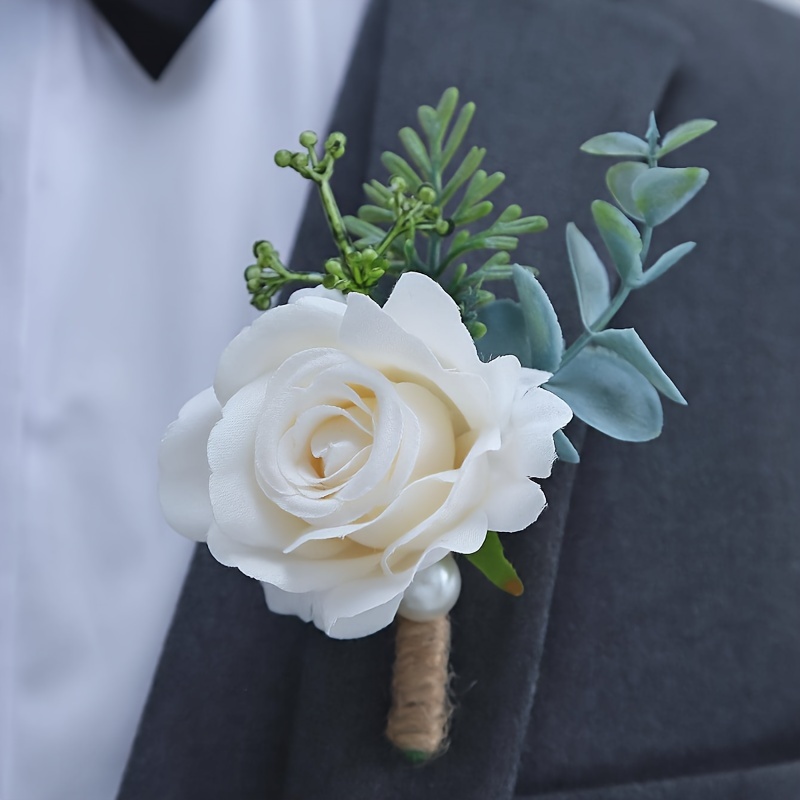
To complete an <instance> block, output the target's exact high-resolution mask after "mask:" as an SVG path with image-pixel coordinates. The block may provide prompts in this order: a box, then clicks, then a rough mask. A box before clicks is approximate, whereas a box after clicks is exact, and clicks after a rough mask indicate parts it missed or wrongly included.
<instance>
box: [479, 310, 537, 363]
mask: <svg viewBox="0 0 800 800" xmlns="http://www.w3.org/2000/svg"><path fill="white" fill-rule="evenodd" d="M478 320H479V321H480V322H482V323H483V324H484V325H485V326H486V328H487V330H486V335H485V336H483V337H482V338H481V339H479V340H478V341H477V342H475V346H476V347H477V348H478V354H479V355H480V357H481V358H482V359H483V360H484V361H490V360H491V359H493V358H497V356H507V355H512V356H516V357H517V358H518V359H519V362H520V364H522V365H523V366H526V367H527V366H530V361H531V348H530V344H529V342H528V337H527V335H526V330H525V318H524V316H523V313H522V308H521V306H520V305H519V303H515V302H514V301H513V300H507V299H505V298H504V299H502V300H495V301H494V302H493V303H488V304H487V305H485V306H483V308H481V309H480V310H479V311H478Z"/></svg>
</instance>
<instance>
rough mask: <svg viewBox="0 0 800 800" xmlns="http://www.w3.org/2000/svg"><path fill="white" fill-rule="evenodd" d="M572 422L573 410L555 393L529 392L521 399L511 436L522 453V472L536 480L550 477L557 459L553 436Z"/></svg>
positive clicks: (518, 401) (515, 412) (514, 410)
mask: <svg viewBox="0 0 800 800" xmlns="http://www.w3.org/2000/svg"><path fill="white" fill-rule="evenodd" d="M571 419H572V409H571V408H570V407H569V406H568V405H567V404H566V403H565V402H564V401H563V400H562V399H561V398H560V397H556V396H555V395H554V394H553V393H552V392H548V391H547V390H545V389H536V388H532V389H529V390H528V391H527V392H525V393H524V394H521V395H520V396H518V397H517V399H516V400H515V402H514V407H513V410H512V413H511V424H510V433H509V435H510V436H512V437H514V439H515V441H516V444H517V446H518V447H519V450H520V452H521V453H522V462H521V470H522V473H523V474H525V475H528V476H529V477H534V478H546V477H548V476H549V475H550V472H551V470H552V466H553V462H554V461H555V457H556V450H555V445H554V443H553V434H554V433H555V432H556V431H558V430H561V428H563V427H564V426H565V425H566V424H567V423H568V422H569V421H570V420H571Z"/></svg>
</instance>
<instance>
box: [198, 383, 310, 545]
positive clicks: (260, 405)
mask: <svg viewBox="0 0 800 800" xmlns="http://www.w3.org/2000/svg"><path fill="white" fill-rule="evenodd" d="M267 380H268V378H261V379H260V380H258V381H255V382H254V383H251V384H249V385H247V386H245V387H244V388H243V389H241V390H240V391H239V392H237V393H236V394H235V395H234V396H233V397H232V398H231V399H230V401H229V402H228V403H227V404H226V406H225V408H224V409H223V413H222V419H221V420H220V421H219V422H218V423H217V425H216V426H215V427H214V430H213V431H211V436H210V437H209V440H208V463H209V465H210V466H211V478H210V480H209V491H210V496H211V504H212V506H213V508H214V517H215V519H216V521H217V523H218V525H219V526H220V527H221V528H222V529H223V530H224V531H225V533H226V535H227V536H229V537H231V538H232V539H236V540H238V541H240V542H242V543H244V544H249V545H255V546H258V545H261V546H264V547H276V548H278V549H280V548H282V547H284V546H285V545H286V544H288V543H289V542H291V541H293V540H294V539H295V538H296V537H297V536H298V535H299V534H300V533H301V532H302V531H303V530H304V529H305V527H306V526H305V524H304V523H303V522H302V520H299V519H297V518H296V517H293V516H291V515H290V514H287V513H286V512H285V511H284V510H283V509H281V508H279V507H278V506H277V505H275V503H273V502H272V500H270V499H269V498H268V497H266V496H265V495H264V492H263V491H262V489H261V487H260V486H259V485H258V482H257V480H256V470H255V448H256V428H257V426H258V422H259V420H260V419H261V417H262V415H263V409H264V393H265V390H266V386H267Z"/></svg>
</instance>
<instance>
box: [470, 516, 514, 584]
mask: <svg viewBox="0 0 800 800" xmlns="http://www.w3.org/2000/svg"><path fill="white" fill-rule="evenodd" d="M465 558H466V559H467V561H469V562H470V564H472V565H473V566H475V567H477V568H478V569H479V570H480V571H481V572H482V573H483V574H484V575H485V576H486V577H487V578H488V579H489V580H490V581H491V582H492V583H493V584H494V585H495V586H497V587H498V588H500V589H502V590H503V591H504V592H508V593H509V594H513V595H514V596H515V597H519V596H520V595H521V594H522V591H523V586H522V581H521V580H520V579H519V575H517V571H516V570H515V569H514V567H513V566H512V564H511V562H510V561H509V560H508V559H507V558H506V555H505V553H504V552H503V545H502V543H501V542H500V537H499V536H498V535H497V534H496V533H495V532H494V531H488V532H487V534H486V539H485V540H484V542H483V544H482V545H481V547H480V549H479V550H478V551H477V552H476V553H468V554H466V556H465Z"/></svg>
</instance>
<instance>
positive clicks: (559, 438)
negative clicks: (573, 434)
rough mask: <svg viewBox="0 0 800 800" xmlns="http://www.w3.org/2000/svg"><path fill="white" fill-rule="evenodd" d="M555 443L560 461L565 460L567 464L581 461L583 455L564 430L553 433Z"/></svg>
mask: <svg viewBox="0 0 800 800" xmlns="http://www.w3.org/2000/svg"><path fill="white" fill-rule="evenodd" d="M553 443H554V444H555V446H556V455H557V456H558V458H559V460H560V461H565V462H566V463H567V464H578V463H580V460H581V457H580V455H579V454H578V451H577V450H576V449H575V446H574V445H573V444H572V442H571V441H570V440H569V439H568V438H567V434H566V433H564V431H556V432H555V433H554V434H553Z"/></svg>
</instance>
